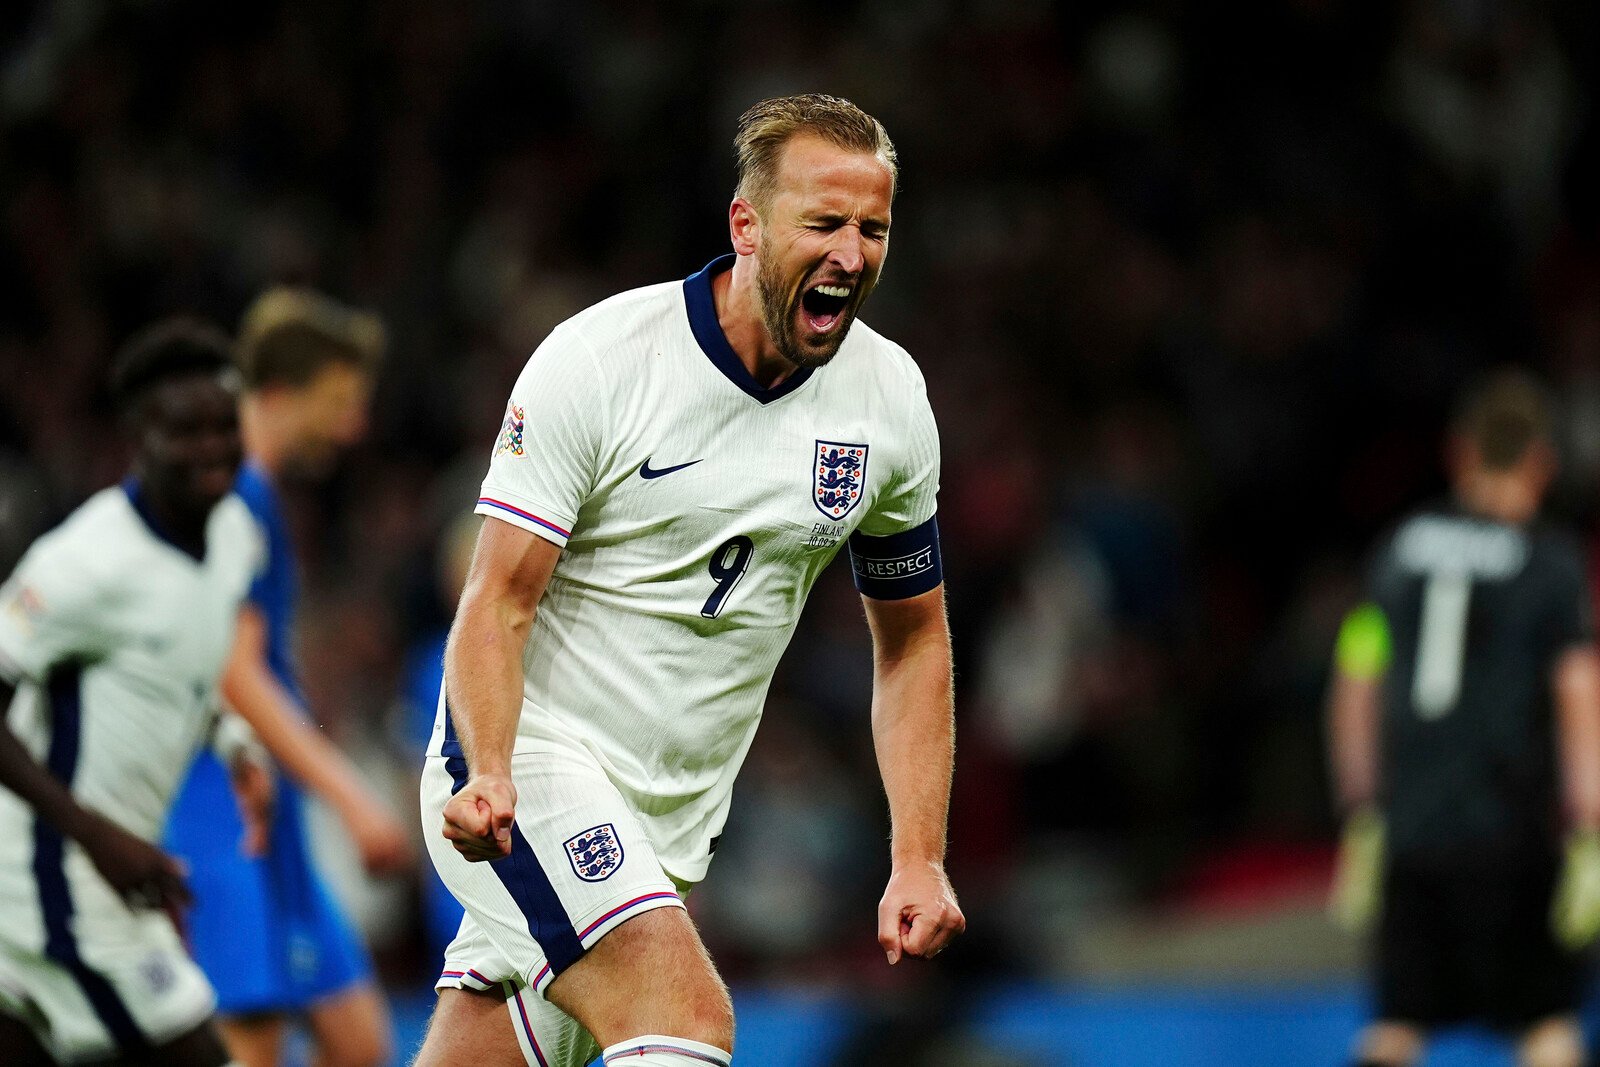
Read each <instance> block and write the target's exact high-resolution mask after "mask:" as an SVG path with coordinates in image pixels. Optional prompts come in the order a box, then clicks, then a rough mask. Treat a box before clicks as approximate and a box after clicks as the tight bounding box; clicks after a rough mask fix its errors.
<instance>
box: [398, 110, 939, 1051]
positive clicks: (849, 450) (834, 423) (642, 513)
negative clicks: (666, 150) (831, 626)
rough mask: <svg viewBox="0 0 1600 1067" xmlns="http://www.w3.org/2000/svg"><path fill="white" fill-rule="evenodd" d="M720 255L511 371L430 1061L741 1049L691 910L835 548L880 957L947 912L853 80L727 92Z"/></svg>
mask: <svg viewBox="0 0 1600 1067" xmlns="http://www.w3.org/2000/svg"><path fill="white" fill-rule="evenodd" d="M735 147H736V152H737V156H738V168H739V174H738V189H737V192H736V195H735V198H734V200H733V202H732V204H731V206H730V208H729V213H728V228H729V234H730V237H731V238H732V244H733V250H734V253H735V254H733V255H729V256H724V257H722V258H719V259H717V260H714V261H712V262H711V263H710V264H708V265H707V266H706V267H705V268H704V269H703V270H701V271H699V272H698V273H696V274H694V275H693V276H691V277H690V278H688V279H687V280H686V281H681V282H669V283H665V284H662V285H655V286H650V287H648V288H644V289H638V290H634V291H632V292H628V293H623V294H621V295H619V296H616V297H613V298H612V299H610V300H606V301H604V302H602V303H600V304H598V305H596V306H594V307H592V308H590V309H588V310H587V311H584V312H582V313H580V314H579V315H577V316H575V317H574V318H572V319H569V320H568V321H567V322H565V323H563V324H562V325H560V326H558V327H557V328H556V329H555V330H554V331H553V332H552V333H551V334H550V336H549V337H548V338H547V339H546V340H545V342H544V343H543V344H542V345H540V346H539V348H538V350H537V351H536V352H535V353H534V354H533V356H532V357H531V358H530V359H529V360H528V363H527V366H526V368H525V369H524V370H523V372H522V375H521V377H520V378H519V379H518V380H517V382H516V384H515V386H514V387H513V388H512V391H511V399H510V402H509V403H508V405H507V407H506V413H505V418H504V421H503V423H502V425H501V428H500V434H499V437H498V439H497V441H496V444H495V449H494V454H493V457H492V459H491V461H490V465H489V473H488V477H487V478H486V480H485V482H484V485H483V491H482V496H481V499H480V500H479V501H478V507H477V510H478V512H479V513H480V514H482V515H484V516H486V518H485V519H484V522H483V527H482V530H481V532H480V534H479V538H478V544H477V552H476V555H475V557H474V559H473V563H472V568H471V572H470V574H469V577H468V579H467V585H466V589H465V592H464V594H463V596H462V599H461V604H460V608H459V610H458V611H457V614H456V621H455V626H454V629H453V631H452V633H451V637H450V641H449V645H448V649H447V652H446V661H445V684H444V687H443V693H442V694H441V698H440V704H439V711H438V718H437V721H436V724H435V727H434V734H433V739H432V741H431V742H430V745H429V749H428V755H429V758H428V761H427V765H426V769H425V770H424V772H423V783H422V810H423V819H424V824H425V829H426V830H427V840H428V845H429V850H430V852H431V854H432V856H433V860H434V864H435V866H436V867H437V868H438V869H439V873H440V875H441V877H442V878H443V879H444V881H445V884H446V885H448V886H449V887H450V889H451V891H452V892H453V893H454V894H455V895H456V897H457V898H458V899H459V900H460V901H461V903H462V904H463V905H464V906H465V909H466V915H465V917H464V918H463V920H462V923H461V928H460V930H459V932H458V934H457V936H456V940H455V942H454V943H453V944H452V945H451V946H450V949H449V951H448V952H447V954H446V958H445V967H444V970H443V973H442V975H441V977H440V979H439V982H438V987H439V990H440V993H439V1000H438V1003H437V1006H436V1008H435V1011H434V1017H433V1022H432V1025H431V1027H430V1030H429V1033H428V1037H427V1040H426V1042H425V1044H424V1046H423V1048H422V1051H421V1053H420V1055H419V1057H418V1060H417V1062H418V1063H419V1064H423V1065H426V1067H441V1065H445V1064H461V1063H506V1062H508V1061H509V1060H514V1059H515V1058H516V1057H517V1055H518V1049H519V1048H520V1050H521V1056H522V1057H523V1059H524V1060H525V1061H526V1062H527V1063H529V1064H536V1065H540V1067H558V1065H559V1067H574V1065H580V1064H584V1063H587V1062H588V1061H589V1060H590V1059H591V1058H592V1057H593V1056H594V1055H595V1054H597V1053H598V1054H600V1055H601V1056H602V1057H603V1058H604V1060H605V1061H606V1062H607V1063H613V1062H615V1063H626V1064H629V1065H634V1064H637V1065H638V1067H703V1065H705V1064H713V1065H715V1064H721V1065H727V1064H728V1063H729V1062H730V1058H731V1054H732V1049H733V1013H732V1005H731V1003H730V1001H729V997H728V993H727V990H726V988H725V987H724V986H723V984H722V980H721V978H720V977H719V976H718V974H717V972H716V969H715V968H714V967H713V965H712V963H711V961H710V959H709V958H708V956H707V954H706V951H705V948H704V946H703V945H702V944H701V941H700V937H699V935H698V933H697V932H696V931H695V928H694V925H693V924H692V923H691V922H690V921H689V918H688V915H687V912H685V910H684V908H683V900H682V894H683V893H685V892H687V890H688V889H689V887H690V886H692V885H693V884H694V883H696V882H698V881H699V880H700V879H701V878H703V877H704V876H705V874H706V870H707V868H708V866H709V865H710V862H711V855H712V852H713V850H714V849H715V848H716V844H717V839H718V837H719V835H720V834H721V832H722V827H723V824H724V822H725V821H726V818H727V813H728V805H729V802H730V800H731V793H732V786H733V779H734V776H735V775H736V774H737V772H738V768H739V765H740V763H741V762H742V761H743V759H744V756H745V753H746V752H747V751H748V749H749V745H750V742H751V739H752V737H753V735H754V731H755V728H756V724H757V721H758V720H759V718H760V715H761V708H762V704H763V702H764V700H765V697H766V692H767V688H768V686H769V685H770V683H771V681H772V675H773V671H774V670H775V668H776V666H777V663H778V660H779V658H780V656H781V655H782V653H783V650H784V648H785V646H786V645H787V644H788V642H789V638H790V636H791V635H792V634H793V632H794V627H795V623H796V621H797V619H798V617H799V613H800V609H801V607H802V605H803V604H804V602H805V599H806V595H807V593H808V592H809V591H810V589H811V586H812V583H813V582H814V581H815V580H816V578H817V576H818V575H819V574H821V572H822V570H823V568H824V567H825V566H826V565H827V564H828V563H829V561H831V560H832V559H833V557H834V555H835V554H836V553H837V552H838V550H839V549H840V548H841V547H844V546H845V545H846V544H848V545H849V547H850V555H851V559H852V563H853V565H854V570H855V574H856V581H857V586H858V588H859V589H860V591H861V594H862V598H863V604H864V605H865V609H866V615H867V621H868V624H869V627H870V629H871V632H872V638H873V647H874V659H875V671H874V691H873V700H872V724H873V734H874V739H875V744H876V749H877V754H878V763H879V767H880V769H881V772H882V775H883V783H884V788H885V791H886V793H887V794H888V800H889V809H890V816H891V822H892V828H893V834H892V841H891V845H890V858H891V861H892V871H891V875H890V878H889V883H888V887H887V889H886V890H885V892H884V896H883V899H882V902H881V903H880V906H879V914H878V939H879V943H880V945H881V946H882V948H883V950H884V952H885V954H886V956H887V959H888V961H889V962H890V963H891V964H892V963H896V962H898V961H899V960H900V959H901V958H902V957H905V956H914V957H929V956H933V955H935V954H936V953H938V952H939V951H940V950H941V949H942V948H943V947H944V946H945V944H946V943H948V941H949V940H950V939H951V938H952V937H954V936H955V935H956V934H958V933H960V932H961V930H962V929H963V928H964V927H965V922H966V920H965V919H964V918H963V916H962V914H961V910H960V908H959V907H958V906H957V903H956V899H955V895H954V893H953V892H952V890H951V888H950V884H949V881H948V880H947V878H946V877H945V872H944V849H945V824H946V817H947V812H948V806H949V793H950V773H951V761H952V755H953V747H954V726H953V719H952V714H951V710H952V694H951V668H950V643H949V631H948V628H947V626H946V622H945V608H944V586H943V576H942V570H941V565H940V562H939V542H938V530H937V524H936V520H935V516H934V512H935V506H936V494H937V491H938V484H939V441H938V433H937V430H936V428H935V426H934V420H933V413H932V411H931V410H930V408H929V405H928V399H927V395H926V390H925V388H924V385H923V380H922V375H921V372H920V371H919V370H918V369H917V366H916V364H915V363H914V362H912V360H911V358H910V357H909V356H908V355H907V354H906V352H905V351H904V350H903V349H901V348H900V347H899V346H898V345H895V344H894V343H892V342H890V341H888V340H887V339H885V338H884V337H882V336H881V335H879V334H877V333H875V332H874V331H873V330H871V329H870V328H868V327H867V326H866V325H865V324H864V323H861V322H859V321H857V319H856V315H857V313H858V312H859V310H860V308H861V306H862V303H863V302H864V301H865V300H866V298H867V296H868V295H869V294H870V293H871V291H872V289H873V286H874V285H875V284H876V282H877V280H878V274H879V271H880V270H881V269H882V266H883V261H884V255H885V253H886V251H887V248H888V241H889V222H890V207H891V203H892V201H893V198H894V189H895V181H896V170H895V153H894V147H893V145H892V144H891V143H890V142H889V138H888V135H887V134H886V133H885V132H884V129H883V126H882V125H881V124H880V123H878V121H877V120H876V119H874V118H872V117H871V116H870V115H867V114H866V113H864V112H863V111H861V110H860V109H859V108H857V107H856V106H855V105H853V104H851V103H849V102H848V101H844V100H839V99H836V98H833V97H828V96H820V95H808V96H795V97H787V98H782V99H776V100H768V101H765V102H763V103H761V104H757V105H756V106H755V107H753V108H751V109H750V110H749V111H748V112H746V114H745V115H744V116H743V117H742V119H741V120H740V123H739V129H738V134H737V139H736V142H735Z"/></svg>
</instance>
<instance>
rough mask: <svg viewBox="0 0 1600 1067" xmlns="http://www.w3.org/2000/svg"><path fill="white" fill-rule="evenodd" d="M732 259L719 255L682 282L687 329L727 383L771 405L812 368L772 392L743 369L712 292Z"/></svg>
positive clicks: (802, 380)
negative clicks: (718, 277) (726, 332)
mask: <svg viewBox="0 0 1600 1067" xmlns="http://www.w3.org/2000/svg"><path fill="white" fill-rule="evenodd" d="M733 260H734V257H733V256H732V255H731V254H730V255H726V256H718V257H717V258H716V259H713V260H712V261H711V262H710V263H707V264H706V265H705V267H703V268H702V269H701V270H700V271H699V272H698V273H696V274H691V275H689V276H688V277H687V278H685V279H684V280H683V303H684V306H685V307H686V308H687V309H688V311H689V329H691V330H693V331H694V339H695V340H696V341H698V342H700V350H701V351H702V352H704V353H705V354H706V358H707V359H709V360H710V361H711V365H712V366H714V367H716V368H717V369H718V370H719V371H721V372H722V374H723V376H724V377H725V378H727V379H728V381H730V382H732V383H733V384H734V385H737V386H738V387H739V388H740V389H743V390H744V391H745V392H746V393H748V394H750V395H751V396H753V397H755V398H756V399H757V400H759V401H760V402H761V403H763V404H770V403H772V402H773V401H774V400H776V399H778V398H779V397H781V396H788V395H789V394H790V393H792V392H794V391H795V390H796V389H798V388H800V387H801V386H802V385H804V384H806V379H807V378H810V377H811V372H812V371H813V370H814V369H815V368H813V367H800V368H797V369H796V370H795V372H794V373H793V374H791V375H789V376H788V377H787V378H785V379H784V380H783V381H781V382H779V383H778V384H777V385H775V386H773V387H772V388H771V389H766V388H763V387H762V385H761V383H760V382H758V381H756V379H755V376H754V375H752V374H751V373H750V372H749V371H748V370H746V369H745V365H744V362H743V361H742V360H740V359H739V356H738V354H737V353H735V352H734V350H733V346H732V345H730V344H729V343H728V338H727V335H726V334H724V333H723V332H722V324H721V323H720V322H718V321H717V301H716V298H715V297H714V296H712V293H711V280H712V279H713V278H715V277H716V276H717V275H719V274H721V273H722V272H723V271H725V270H732V269H733Z"/></svg>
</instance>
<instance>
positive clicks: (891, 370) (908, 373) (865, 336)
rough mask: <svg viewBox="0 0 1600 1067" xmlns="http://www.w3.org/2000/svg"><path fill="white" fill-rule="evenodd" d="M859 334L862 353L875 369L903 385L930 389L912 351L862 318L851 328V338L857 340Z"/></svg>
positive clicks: (923, 390) (921, 389)
mask: <svg viewBox="0 0 1600 1067" xmlns="http://www.w3.org/2000/svg"><path fill="white" fill-rule="evenodd" d="M857 334H859V335H860V344H861V349H862V353H863V354H864V355H866V356H868V357H869V360H870V364H871V366H872V367H873V369H874V370H877V371H878V372H879V373H881V374H883V375H884V376H885V377H887V378H889V379H890V380H892V381H893V382H894V383H895V384H896V385H899V386H901V387H906V386H909V387H911V388H913V389H915V390H916V391H917V392H919V393H926V392H927V391H928V386H927V382H926V380H925V379H924V378H923V376H922V368H921V367H919V366H917V361H916V360H914V359H912V358H911V353H910V352H907V351H906V350H905V348H904V347H902V346H901V345H899V344H897V343H896V342H894V341H891V340H889V339H888V338H887V337H885V336H884V335H883V334H881V333H879V332H878V331H877V330H874V329H873V328H872V327H871V326H868V325H867V324H866V323H865V322H862V321H860V320H857V321H856V323H855V325H854V326H853V327H852V328H851V331H850V337H851V340H855V339H856V336H857Z"/></svg>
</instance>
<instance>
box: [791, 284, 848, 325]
mask: <svg viewBox="0 0 1600 1067" xmlns="http://www.w3.org/2000/svg"><path fill="white" fill-rule="evenodd" d="M853 291H854V290H853V287H852V286H850V285H841V284H838V283H834V282H824V283H821V284H818V285H813V286H811V287H810V288H808V289H807V290H806V291H805V292H804V293H802V294H800V314H801V316H802V317H803V318H804V319H805V322H806V325H807V326H809V327H811V328H812V329H813V330H815V331H816V332H817V333H827V332H828V331H830V330H832V329H833V328H834V327H835V326H837V325H838V324H839V321H840V320H841V319H842V318H844V310H845V308H846V307H847V306H848V305H849V303H850V294H851V293H852V292H853Z"/></svg>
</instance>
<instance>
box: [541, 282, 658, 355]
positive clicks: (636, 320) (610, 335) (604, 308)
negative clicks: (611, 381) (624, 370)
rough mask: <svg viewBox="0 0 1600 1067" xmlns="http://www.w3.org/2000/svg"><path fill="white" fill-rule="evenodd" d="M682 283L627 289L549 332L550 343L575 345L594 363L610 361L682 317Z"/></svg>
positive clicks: (637, 346) (588, 308)
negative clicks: (571, 342) (567, 340)
mask: <svg viewBox="0 0 1600 1067" xmlns="http://www.w3.org/2000/svg"><path fill="white" fill-rule="evenodd" d="M682 308H683V283H682V282H660V283H658V284H656V285H647V286H644V287H643V288H640V289H629V290H628V291H626V292H622V293H618V294H617V295H616V296H612V297H608V298H606V299H605V300H602V301H600V302H599V303H598V304H594V305H591V306H590V307H587V308H585V309H583V310H582V311H580V312H578V313H577V314H576V315H574V316H572V317H571V318H570V319H567V320H566V321H565V322H563V323H562V324H561V325H560V326H557V327H556V328H555V330H554V331H552V332H551V335H550V336H551V340H556V339H558V338H570V339H572V340H575V341H578V342H579V343H581V344H582V346H583V347H584V348H586V349H588V350H589V352H590V354H591V355H592V356H594V357H595V358H596V359H597V360H602V359H603V360H606V361H610V360H612V359H615V358H617V357H618V356H619V355H622V354H624V353H627V352H631V351H635V350H638V349H640V348H641V347H643V346H639V345H635V344H633V343H632V342H635V341H640V340H645V339H652V338H655V337H657V336H659V332H660V330H661V329H662V328H663V327H664V326H665V325H666V324H667V323H668V322H670V321H674V319H675V317H677V316H681V315H682V313H683V312H682Z"/></svg>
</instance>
